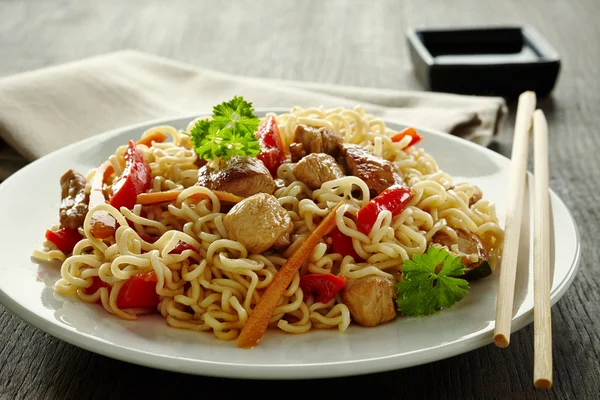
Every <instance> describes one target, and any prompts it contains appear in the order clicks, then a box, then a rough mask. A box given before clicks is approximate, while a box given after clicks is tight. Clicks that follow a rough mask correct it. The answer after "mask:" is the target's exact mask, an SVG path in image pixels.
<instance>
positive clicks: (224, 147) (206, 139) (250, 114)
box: [190, 96, 260, 160]
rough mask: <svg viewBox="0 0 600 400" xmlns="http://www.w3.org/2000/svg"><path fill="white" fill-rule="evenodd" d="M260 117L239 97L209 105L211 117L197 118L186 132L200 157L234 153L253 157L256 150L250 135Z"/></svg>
mask: <svg viewBox="0 0 600 400" xmlns="http://www.w3.org/2000/svg"><path fill="white" fill-rule="evenodd" d="M259 124H260V119H259V118H258V117H257V116H256V115H254V108H252V103H250V102H247V101H245V100H244V98H243V97H241V96H235V97H234V98H233V99H232V100H230V101H228V102H223V103H221V104H219V105H216V106H214V107H213V114H212V118H211V119H200V120H198V121H197V122H196V124H195V125H194V127H193V128H192V129H191V131H190V136H191V140H192V143H193V144H194V149H195V150H196V153H198V156H199V157H200V158H204V159H207V160H215V159H222V160H227V159H229V158H231V157H234V156H250V157H256V156H257V155H258V153H259V151H260V145H259V143H258V138H257V137H256V135H255V134H254V133H255V132H256V130H257V129H258V125H259Z"/></svg>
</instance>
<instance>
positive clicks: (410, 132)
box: [392, 127, 423, 147]
mask: <svg viewBox="0 0 600 400" xmlns="http://www.w3.org/2000/svg"><path fill="white" fill-rule="evenodd" d="M406 136H410V137H411V138H412V139H411V140H410V142H409V143H408V146H406V147H410V146H414V145H415V144H417V143H419V142H420V141H421V140H423V136H421V135H419V133H418V132H417V130H416V129H415V128H412V127H409V128H406V129H404V130H402V131H400V132H399V133H397V134H395V135H394V136H392V142H394V143H397V142H399V141H401V140H402V139H404V138H405V137H406Z"/></svg>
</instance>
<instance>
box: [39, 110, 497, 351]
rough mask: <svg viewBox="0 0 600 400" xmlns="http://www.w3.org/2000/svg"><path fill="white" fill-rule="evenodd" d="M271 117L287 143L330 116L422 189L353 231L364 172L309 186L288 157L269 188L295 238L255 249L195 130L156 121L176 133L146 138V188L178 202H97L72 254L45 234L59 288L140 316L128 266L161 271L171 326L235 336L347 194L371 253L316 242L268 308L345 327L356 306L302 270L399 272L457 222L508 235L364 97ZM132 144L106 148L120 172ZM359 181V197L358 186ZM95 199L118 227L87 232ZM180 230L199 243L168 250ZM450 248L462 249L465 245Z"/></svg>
mask: <svg viewBox="0 0 600 400" xmlns="http://www.w3.org/2000/svg"><path fill="white" fill-rule="evenodd" d="M273 115H274V114H273ZM274 116H275V117H276V119H277V121H278V125H279V128H280V131H281V134H282V137H283V141H284V142H285V143H284V144H285V145H286V148H287V146H288V145H289V143H290V142H291V141H292V136H293V133H294V130H295V128H296V126H297V125H298V124H308V125H313V126H325V127H328V128H329V129H331V130H333V131H334V132H336V133H337V134H339V135H340V136H342V137H343V138H344V141H345V142H348V143H355V144H360V145H362V146H364V147H365V148H367V149H368V150H370V151H371V152H373V153H374V154H375V155H377V156H380V157H383V158H385V159H387V160H390V161H392V162H393V163H395V164H396V165H397V166H398V167H399V170H400V172H401V174H402V176H403V177H404V180H405V182H406V183H407V184H408V185H409V186H411V187H412V189H413V190H414V192H415V196H414V197H413V198H412V200H411V201H410V204H409V205H408V207H406V209H404V211H403V212H402V213H400V214H398V215H397V216H395V217H393V218H392V214H391V213H390V212H389V211H383V212H381V213H380V214H379V217H378V219H377V222H376V224H375V227H374V229H373V230H372V231H371V232H372V234H371V236H367V235H365V234H363V233H361V232H360V231H359V230H357V228H356V224H355V223H354V221H353V219H352V218H351V217H350V216H352V215H356V213H357V211H358V210H359V209H360V208H361V207H362V206H364V205H365V204H367V203H368V202H369V200H370V195H369V188H368V187H367V185H366V183H365V182H363V181H362V180H361V179H359V178H357V177H354V176H345V177H343V178H340V179H337V180H333V181H329V182H326V183H325V184H323V186H322V187H321V188H320V189H317V190H314V191H313V190H310V189H309V188H308V187H307V186H306V185H305V184H304V183H302V182H300V181H298V180H296V179H295V177H294V175H293V173H292V164H283V165H282V166H281V167H280V168H279V170H278V172H277V175H278V178H280V179H282V180H283V181H284V182H285V186H284V187H281V188H279V189H278V190H276V192H275V193H274V196H275V197H276V198H277V199H278V201H279V203H280V204H281V205H282V206H283V207H284V208H285V209H286V210H287V212H288V214H289V216H290V217H291V220H292V222H293V231H292V234H291V244H290V246H289V247H288V248H287V249H285V250H284V251H282V252H280V253H277V252H274V251H268V252H266V253H265V254H248V252H247V251H246V249H245V248H244V246H243V245H242V244H241V243H239V242H237V241H233V240H230V239H229V238H228V235H227V231H226V230H225V228H224V225H223V217H224V216H225V214H226V211H227V210H224V206H223V204H221V203H220V201H219V200H218V199H217V197H216V196H215V195H214V194H213V192H212V191H210V190H209V189H207V188H205V187H202V186H194V185H195V184H196V182H197V180H198V166H197V165H196V160H197V154H196V153H195V151H194V149H193V147H192V144H191V143H190V138H189V136H188V135H186V134H185V133H184V132H180V131H178V130H177V129H175V128H173V127H170V126H157V127H154V128H152V129H150V130H149V131H147V132H146V133H145V134H144V135H149V134H152V132H154V131H161V132H164V133H166V134H169V135H170V136H172V141H167V142H164V143H154V144H153V145H152V146H151V147H147V146H139V147H140V149H142V151H143V153H144V154H145V157H146V159H147V160H148V161H149V163H150V167H151V170H152V177H153V182H152V188H151V191H156V192H158V191H165V190H171V189H185V190H184V191H183V192H182V193H181V195H180V196H179V197H178V199H177V200H176V201H175V202H172V203H165V204H160V205H153V206H141V205H139V204H137V205H136V206H135V207H134V208H133V209H132V210H128V209H126V208H125V207H123V208H122V209H121V210H117V209H116V208H114V207H112V206H110V205H108V204H101V205H98V206H96V207H93V208H91V209H90V210H89V212H88V214H87V216H86V219H85V222H84V224H83V234H84V238H83V239H82V240H81V241H80V242H79V243H77V245H76V246H75V248H74V250H73V253H72V255H70V256H68V257H66V256H65V254H63V253H62V252H61V251H59V250H55V248H53V247H52V245H51V244H49V242H47V243H46V244H45V245H46V246H47V247H46V248H45V249H44V250H43V251H39V250H36V251H34V256H35V257H37V258H39V259H43V260H52V259H59V260H60V261H61V262H62V266H61V276H62V278H61V279H60V280H59V281H58V282H57V283H56V288H55V290H56V292H57V293H59V294H63V295H76V296H78V297H79V298H80V299H81V300H83V301H86V302H90V303H94V302H98V300H99V301H100V302H101V304H102V305H103V307H104V308H105V309H106V310H107V311H109V312H110V313H113V314H115V315H117V316H118V317H121V318H124V319H135V318H136V311H135V310H127V311H125V310H121V309H119V308H118V307H117V297H118V294H119V290H120V288H121V287H122V285H123V284H124V283H125V282H126V280H127V279H128V278H130V277H131V276H132V275H134V274H138V273H141V272H147V271H151V270H153V271H155V273H156V275H157V277H158V283H157V286H156V291H157V293H158V294H159V295H160V303H159V305H158V309H159V311H160V313H161V314H162V315H163V317H164V318H166V321H167V323H168V324H169V325H171V326H173V327H176V328H183V329H191V330H197V331H210V332H213V333H214V334H215V335H216V336H217V337H218V338H219V339H226V340H232V339H235V338H237V336H238V335H239V332H240V330H241V329H242V327H243V326H244V323H245V322H246V320H247V319H248V316H249V314H250V313H251V312H252V308H253V307H254V305H255V304H256V302H257V301H258V298H259V294H260V293H261V291H262V290H263V289H265V288H266V287H267V286H268V285H269V283H270V282H271V280H272V279H273V276H274V275H275V274H276V273H277V270H278V268H279V267H280V266H281V265H282V264H283V263H284V262H285V260H286V258H288V257H289V256H290V255H291V254H293V253H294V251H295V250H296V249H297V248H298V247H299V245H300V244H301V243H302V240H303V238H305V237H306V236H307V235H308V234H309V233H310V232H311V231H312V230H313V229H314V228H315V226H316V225H317V224H318V223H319V221H320V220H321V218H322V217H323V216H325V215H326V214H327V213H328V211H329V209H331V208H333V207H334V206H335V205H336V204H337V203H339V202H341V201H343V202H344V203H345V204H344V205H343V206H342V207H341V208H340V209H339V210H338V212H337V215H336V224H337V228H338V229H339V230H340V231H341V232H342V233H344V234H346V235H347V236H350V237H351V238H352V241H353V245H354V248H355V250H356V252H357V253H358V255H359V256H360V257H361V258H363V259H364V260H366V261H365V262H361V263H355V262H354V261H353V259H352V257H349V256H346V257H342V256H341V255H339V254H335V253H331V252H329V251H328V246H327V243H320V244H319V245H318V246H317V247H316V248H315V250H314V251H313V253H312V256H311V257H310V259H309V262H307V263H305V264H304V265H303V266H302V268H301V269H300V272H299V273H298V274H296V276H295V278H294V279H293V281H292V283H291V284H290V286H289V287H288V288H287V290H286V292H285V293H284V296H283V297H282V298H281V301H280V303H279V305H278V306H277V308H276V309H275V311H274V313H273V316H272V319H271V324H272V325H271V326H273V327H277V328H279V329H281V330H283V331H286V332H292V333H302V332H307V331H309V330H311V329H317V328H336V327H337V329H339V331H342V332H343V331H345V330H346V329H347V328H348V326H349V324H350V322H351V316H350V312H349V310H348V307H347V306H346V305H345V304H343V302H342V300H341V298H340V295H339V294H337V295H336V296H335V297H334V298H333V299H332V300H331V301H330V302H328V303H327V304H322V303H315V302H314V300H313V298H312V296H311V297H309V296H306V295H305V294H303V292H302V289H300V286H299V281H300V277H301V276H303V275H304V274H306V273H309V272H310V273H332V274H335V275H339V276H343V277H345V278H348V279H349V278H358V277H362V276H365V275H379V276H384V277H389V278H393V279H396V277H397V276H398V274H399V272H400V270H401V268H402V265H403V260H405V259H407V258H409V257H411V256H412V255H413V254H422V253H424V252H425V251H426V249H427V245H428V241H429V240H430V239H431V237H432V236H433V235H434V234H435V233H436V232H438V231H440V230H443V231H445V232H446V233H448V235H450V236H451V237H454V238H456V231H455V229H468V230H469V231H471V232H472V233H474V234H476V235H477V236H478V237H479V238H480V239H481V240H482V241H483V242H484V243H487V244H488V245H489V246H490V248H493V247H494V246H497V245H498V243H501V241H502V235H503V232H502V230H501V228H500V227H499V225H498V220H497V218H496V214H495V209H494V205H493V204H492V203H491V202H489V201H487V200H479V201H478V202H476V203H475V204H473V205H472V206H471V207H469V199H470V198H471V197H472V196H473V194H474V191H475V187H474V186H473V185H471V184H469V183H454V182H453V181H452V178H451V177H450V176H449V175H448V174H446V173H444V172H443V171H441V170H440V169H439V168H438V165H437V164H436V161H435V160H434V159H433V158H432V157H431V156H430V155H428V154H427V153H425V152H424V151H423V150H422V149H420V148H414V147H408V148H407V145H408V143H409V142H410V139H411V138H410V137H406V138H404V139H403V140H402V141H400V142H398V143H393V142H392V141H391V139H390V136H391V135H392V134H394V133H396V132H394V131H392V130H391V129H389V128H387V127H386V125H385V124H384V122H383V121H382V120H380V119H378V118H375V117H374V116H371V115H368V114H366V113H365V111H364V110H363V109H362V108H360V107H357V108H355V109H343V108H338V109H330V110H327V109H324V108H309V109H302V108H298V107H296V108H294V109H292V110H291V111H290V112H289V113H287V114H282V115H274ZM188 130H189V127H188ZM126 148H127V146H126V145H123V146H121V147H119V148H118V149H117V150H116V152H115V154H114V155H112V156H110V161H111V163H112V166H113V168H114V170H115V172H116V174H120V172H121V171H122V169H123V162H122V161H121V160H122V159H123V157H122V154H123V153H124V151H125V150H126ZM93 173H94V171H93V170H92V171H91V172H90V173H89V174H88V176H87V178H88V182H89V181H90V180H91V178H92V176H93ZM357 188H358V190H360V192H361V195H360V196H357V195H356V191H357ZM196 193H204V194H206V195H208V197H209V198H208V199H205V200H200V201H198V200H194V198H192V197H190V196H192V195H194V194H196ZM100 210H105V211H107V212H108V213H110V214H111V215H112V216H113V217H114V218H115V219H116V220H117V222H118V226H119V228H118V229H117V231H116V234H115V236H114V237H111V238H109V239H104V240H100V239H96V238H94V237H93V236H92V235H91V234H90V220H91V216H92V215H93V214H94V213H95V212H97V211H100ZM148 235H151V236H159V237H160V238H159V239H158V240H156V241H155V242H154V243H150V242H147V241H145V240H144V239H142V237H147V236H148ZM180 241H183V242H186V243H188V244H190V245H192V246H195V247H196V248H198V249H200V253H199V254H198V253H196V252H194V251H191V250H186V251H184V252H183V253H182V254H169V252H170V251H171V250H173V248H174V247H175V246H176V245H177V243H178V242H180ZM452 250H454V251H455V252H457V253H458V254H460V252H459V250H458V248H453V249H452ZM461 255H462V254H461ZM466 256H468V257H475V258H476V257H477V255H466ZM94 276H98V277H100V279H101V280H102V281H104V282H106V283H108V284H109V285H110V286H112V288H111V290H110V292H109V290H108V289H107V288H106V287H101V288H99V289H98V290H97V291H96V292H95V293H92V294H86V291H84V289H85V288H88V287H89V286H90V285H91V283H92V279H91V278H92V277H94Z"/></svg>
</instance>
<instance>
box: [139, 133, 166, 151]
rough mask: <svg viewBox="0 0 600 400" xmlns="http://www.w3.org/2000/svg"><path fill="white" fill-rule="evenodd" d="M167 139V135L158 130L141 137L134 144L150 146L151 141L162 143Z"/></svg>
mask: <svg viewBox="0 0 600 400" xmlns="http://www.w3.org/2000/svg"><path fill="white" fill-rule="evenodd" d="M165 140H167V135H165V134H164V133H162V132H160V131H156V132H152V133H151V134H149V135H148V136H146V137H143V138H141V139H140V140H138V141H137V142H136V144H143V145H144V146H148V147H150V146H152V142H156V143H162V142H164V141H165Z"/></svg>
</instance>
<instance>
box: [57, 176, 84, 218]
mask: <svg viewBox="0 0 600 400" xmlns="http://www.w3.org/2000/svg"><path fill="white" fill-rule="evenodd" d="M86 184H87V180H86V179H85V177H84V176H83V175H81V174H80V173H79V172H76V171H73V170H72V169H70V170H68V171H67V172H65V173H64V174H63V176H61V177H60V186H61V189H62V190H61V198H62V201H61V203H60V211H59V215H60V226H61V228H69V229H77V228H79V227H80V226H82V225H83V220H84V219H85V215H86V214H87V212H88V204H89V201H90V199H89V194H88V193H86V190H85V186H86Z"/></svg>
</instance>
